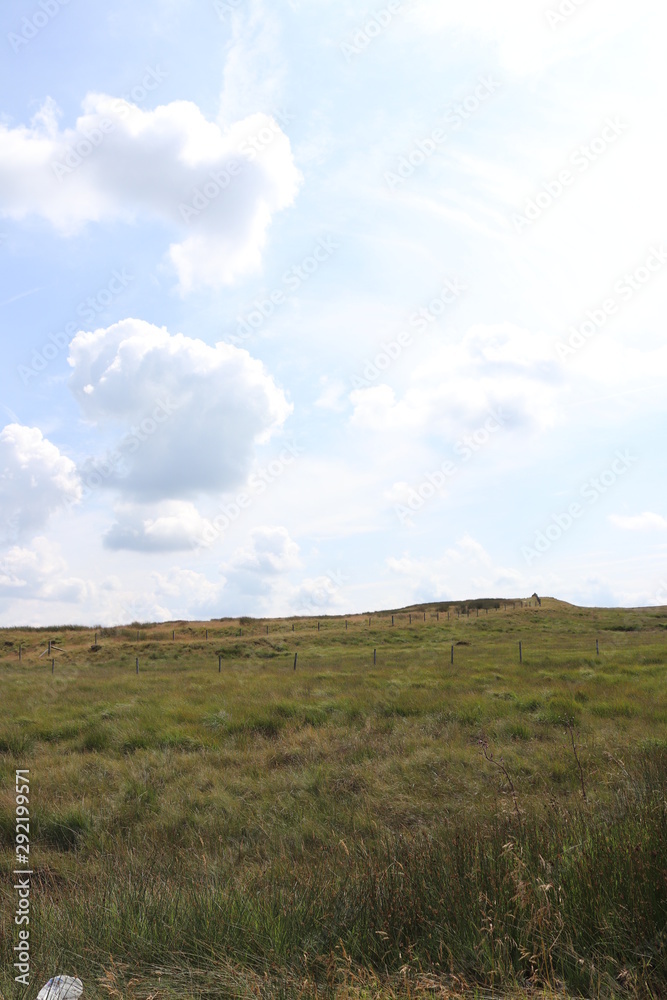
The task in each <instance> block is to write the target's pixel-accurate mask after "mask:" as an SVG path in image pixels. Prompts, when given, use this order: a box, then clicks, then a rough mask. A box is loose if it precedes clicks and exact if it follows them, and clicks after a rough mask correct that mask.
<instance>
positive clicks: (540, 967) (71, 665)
mask: <svg viewBox="0 0 667 1000" xmlns="http://www.w3.org/2000/svg"><path fill="white" fill-rule="evenodd" d="M392 615H393V619H394V624H393V625H392ZM410 619H411V620H410ZM666 629H667V608H639V609H622V610H621V609H592V608H579V607H575V606H573V605H570V604H566V603H564V602H561V601H558V600H555V599H553V598H542V603H541V606H540V605H538V604H537V602H536V600H535V598H534V597H533V598H532V599H525V598H524V599H523V600H521V599H517V600H516V601H506V600H501V599H498V600H494V599H490V600H486V601H465V602H460V603H449V602H447V603H433V604H427V605H416V606H414V607H410V608H404V609H399V610H394V611H393V612H392V611H386V612H381V613H370V614H367V615H356V616H349V617H348V618H347V619H345V618H336V617H326V618H325V617H323V618H321V619H320V620H319V624H318V620H317V619H312V618H308V619H304V618H295V619H286V620H279V621H276V620H264V619H248V618H246V619H242V620H241V621H239V620H230V619H221V620H216V621H211V622H178V623H164V624H156V625H150V624H141V623H134V624H133V625H131V626H125V627H119V628H114V629H101V628H99V629H97V634H95V630H89V629H83V628H75V627H62V628H53V629H4V630H1V631H0V676H1V678H2V700H3V708H4V711H3V717H2V722H0V778H1V780H0V840H1V842H2V855H1V859H2V866H3V873H4V875H5V877H4V879H3V888H2V896H1V899H0V905H1V907H2V910H1V912H2V915H3V920H2V925H1V927H0V950H1V951H2V954H3V957H4V958H5V959H6V961H5V962H4V963H3V970H4V971H3V972H2V973H1V974H0V977H1V978H0V990H1V991H2V993H3V995H4V996H6V997H10V996H19V995H22V994H21V992H20V990H19V991H18V992H17V991H16V990H15V988H14V984H13V982H12V971H11V965H12V961H13V959H12V957H11V956H12V948H13V946H14V944H15V943H16V938H15V928H14V926H13V912H14V909H15V905H16V894H15V891H14V890H13V889H12V888H11V887H12V876H11V872H12V869H13V864H14V860H13V856H14V855H13V852H14V827H15V813H14V805H15V803H14V773H15V769H16V768H29V769H30V789H31V792H30V841H31V856H30V857H31V865H32V870H33V871H34V875H33V876H32V884H33V890H32V908H33V909H32V916H31V928H32V934H31V944H32V948H33V954H32V962H33V976H34V984H35V986H40V985H41V982H38V980H40V979H41V980H42V981H46V979H47V978H48V977H49V976H50V975H52V974H53V973H54V972H56V971H63V972H68V973H71V974H78V975H79V976H80V977H81V978H82V979H83V980H84V982H85V984H86V993H85V995H84V996H85V998H88V997H97V996H100V997H110V996H111V997H114V996H118V997H120V996H123V997H132V998H133V997H136V998H140V997H149V996H151V997H153V998H154V1000H162V998H164V1000H167V998H169V997H171V996H174V997H176V996H178V997H199V996H207V997H209V996H210V997H213V996H216V997H218V996H230V997H231V996H266V997H269V996H270V997H277V996H284V997H290V998H291V997H310V996H315V995H323V996H325V995H327V996H339V997H357V996H358V997H362V996H363V997H371V996H378V997H389V996H408V995H409V996H413V997H415V996H427V995H428V996H434V995H436V996H449V995H454V994H461V993H466V995H471V991H472V990H473V989H485V990H489V989H494V990H501V991H504V992H505V993H507V994H508V995H509V994H513V993H517V994H518V993H522V995H523V993H525V991H526V990H533V991H535V990H556V991H560V992H563V991H564V992H566V993H569V994H572V995H577V994H581V995H586V996H601V997H603V996H604V997H611V996H616V995H619V996H621V995H623V996H625V995H627V996H642V997H658V996H662V995H666V994H667V953H666V948H667V931H666V928H667V812H666V805H665V788H666V787H667V694H666V692H667V685H666V683H665V681H666V664H667V634H666V632H665V630H666ZM207 631H208V635H207ZM49 641H51V642H52V643H53V645H54V646H56V647H59V649H53V650H52V652H51V655H50V656H49V654H48V652H46V653H44V651H46V650H47V646H48V643H49ZM519 643H521V660H520V653H519ZM596 643H597V646H596ZM19 647H20V656H21V658H20V660H19ZM42 653H44V655H41V656H40V654H42ZM295 654H296V668H295ZM52 660H53V663H52ZM137 661H138V672H137ZM34 992H35V991H34V989H31V990H29V991H27V992H26V993H25V995H26V996H30V997H32V996H34Z"/></svg>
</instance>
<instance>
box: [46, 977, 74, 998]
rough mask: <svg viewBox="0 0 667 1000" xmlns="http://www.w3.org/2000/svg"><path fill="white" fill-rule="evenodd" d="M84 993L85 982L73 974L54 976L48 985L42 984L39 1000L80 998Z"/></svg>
mask: <svg viewBox="0 0 667 1000" xmlns="http://www.w3.org/2000/svg"><path fill="white" fill-rule="evenodd" d="M82 993H83V983H82V982H81V980H80V979H74V978H73V976H54V978H53V979H49V981H48V983H47V984H46V986H42V988H41V990H40V991H39V993H38V994H37V1000H79V997H80V996H81V994H82Z"/></svg>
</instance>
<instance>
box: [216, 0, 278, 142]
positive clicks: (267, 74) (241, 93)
mask: <svg viewBox="0 0 667 1000" xmlns="http://www.w3.org/2000/svg"><path fill="white" fill-rule="evenodd" d="M230 6H231V5H230ZM231 22H232V39H231V42H230V44H229V47H228V49H227V51H226V53H225V69H224V75H223V89H222V94H221V97H220V112H219V116H218V121H219V122H220V123H221V124H225V123H227V122H230V121H234V119H236V118H238V117H239V116H240V115H246V114H249V113H250V111H255V110H257V109H258V108H259V109H262V110H264V111H269V110H271V109H273V108H275V103H276V101H280V99H281V94H282V92H283V90H284V86H285V78H286V66H285V63H284V60H283V59H282V57H281V54H280V48H279V44H278V39H279V37H280V33H281V32H280V29H281V25H280V21H279V19H278V18H277V17H276V16H275V13H274V11H272V10H269V9H267V7H266V5H265V4H263V3H261V2H260V0H242V3H241V4H240V5H239V7H238V8H237V9H236V10H235V11H234V13H233V15H232V18H231Z"/></svg>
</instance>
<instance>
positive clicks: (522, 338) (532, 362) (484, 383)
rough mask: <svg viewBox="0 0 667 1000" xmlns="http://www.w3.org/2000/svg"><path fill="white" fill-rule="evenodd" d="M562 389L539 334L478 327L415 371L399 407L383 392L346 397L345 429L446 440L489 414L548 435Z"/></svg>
mask: <svg viewBox="0 0 667 1000" xmlns="http://www.w3.org/2000/svg"><path fill="white" fill-rule="evenodd" d="M562 381H563V375H562V367H561V365H560V364H559V363H558V362H557V361H556V360H555V357H554V351H553V347H552V342H551V339H550V338H549V337H547V336H546V335H545V334H540V333H529V332H528V331H526V330H522V329H521V328H519V327H517V326H513V325H512V324H510V323H503V324H500V325H497V326H481V325H479V326H474V327H472V328H471V329H470V330H469V331H468V332H467V333H466V334H465V336H464V337H463V338H462V339H461V340H460V341H459V342H458V343H453V344H448V345H446V346H443V347H441V348H439V349H438V350H436V351H434V352H433V354H432V355H431V357H430V358H429V359H428V361H427V362H424V363H422V364H420V365H419V366H417V367H416V368H415V369H414V370H413V371H412V373H411V376H410V384H409V387H408V389H407V390H406V392H405V394H404V396H403V398H402V399H398V400H397V399H396V396H395V392H394V390H393V389H392V388H391V387H390V386H388V385H378V386H373V387H372V388H369V389H356V390H355V391H354V392H352V393H351V394H350V399H351V401H352V403H353V405H354V413H353V415H352V418H351V422H352V424H353V425H356V426H358V427H366V428H370V429H374V430H387V431H391V432H396V431H399V430H406V429H410V430H421V431H426V430H428V431H429V432H431V433H439V434H441V435H443V436H445V437H450V436H452V435H456V434H458V433H460V432H461V431H463V430H464V429H468V428H470V427H473V426H475V425H481V424H483V423H484V420H485V419H487V418H488V417H489V415H491V414H494V413H495V414H497V415H499V419H500V418H502V422H503V424H508V425H509V426H516V425H526V426H529V427H548V426H551V425H553V424H554V423H555V422H556V416H557V401H558V398H559V396H560V394H561V391H562Z"/></svg>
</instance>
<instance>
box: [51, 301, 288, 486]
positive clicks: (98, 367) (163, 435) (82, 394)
mask: <svg viewBox="0 0 667 1000" xmlns="http://www.w3.org/2000/svg"><path fill="white" fill-rule="evenodd" d="M69 363H70V365H71V366H72V368H73V373H72V376H71V379H70V387H71V389H72V392H73V393H74V395H75V397H76V399H77V400H78V402H79V404H80V406H81V409H82V411H83V414H84V416H85V417H86V419H87V420H89V421H91V422H92V423H97V424H107V423H120V424H122V425H125V426H126V427H127V428H128V430H127V433H126V434H125V436H124V437H123V438H122V439H121V440H120V441H119V442H118V445H117V447H116V449H115V451H114V454H113V455H112V456H111V459H109V461H110V464H111V466H112V471H111V473H110V474H107V476H106V478H105V480H104V482H105V483H106V485H107V486H110V487H115V488H117V489H118V490H120V491H122V492H123V493H125V494H126V495H128V496H129V497H131V498H132V499H135V500H136V499H139V500H144V501H145V500H160V499H179V498H185V497H193V496H195V495H197V494H201V493H216V492H222V491H225V490H228V489H231V488H232V487H234V486H236V485H238V484H239V483H241V482H242V481H243V480H244V478H245V477H246V475H247V474H248V472H249V469H250V464H251V460H252V455H253V447H254V445H255V443H261V442H265V441H266V440H268V438H269V437H270V436H271V435H272V434H273V432H274V431H276V430H278V429H279V428H280V427H281V426H282V424H283V422H284V421H285V419H286V418H287V416H288V414H289V413H290V412H291V406H290V405H289V404H288V403H287V400H286V399H285V396H284V394H283V392H282V390H281V389H279V388H278V386H276V384H275V382H274V381H273V379H272V378H271V377H270V375H269V374H268V373H267V372H266V370H265V368H264V366H263V364H262V363H261V362H260V361H257V360H255V359H253V358H251V357H250V355H249V354H248V352H247V351H244V350H240V349H239V348H236V347H232V346H231V345H229V344H223V343H220V344H216V346H215V347H210V346H208V345H207V344H205V343H204V342H203V341H201V340H193V339H191V338H188V337H184V336H183V335H182V334H175V335H171V334H169V333H168V331H167V330H166V329H165V328H164V327H162V328H158V327H156V326H152V325H151V324H150V323H146V322H143V321H141V320H134V319H127V320H123V321H122V322H120V323H116V324H114V325H113V326H110V327H109V328H108V329H101V330H96V331H95V332H94V333H83V332H81V333H78V334H77V335H76V337H75V338H74V340H73V341H72V343H71V345H70V355H69ZM119 464H122V465H123V467H124V468H123V471H122V472H121V470H120V469H119Z"/></svg>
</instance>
